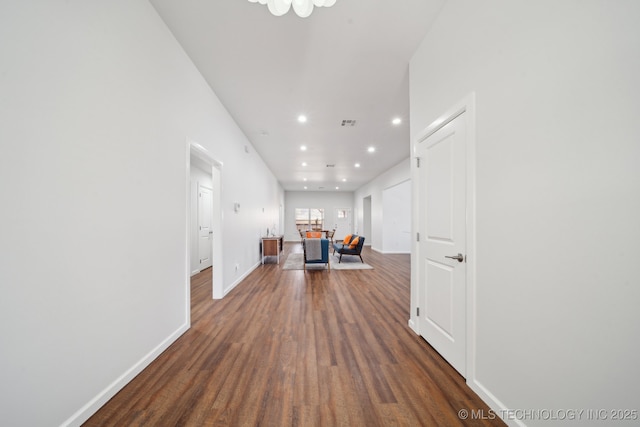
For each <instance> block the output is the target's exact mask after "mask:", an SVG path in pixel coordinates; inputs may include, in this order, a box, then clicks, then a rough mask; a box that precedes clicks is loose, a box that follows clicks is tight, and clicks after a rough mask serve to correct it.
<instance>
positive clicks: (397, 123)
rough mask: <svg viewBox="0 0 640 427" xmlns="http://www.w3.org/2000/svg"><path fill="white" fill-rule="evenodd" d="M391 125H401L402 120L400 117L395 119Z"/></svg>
mask: <svg viewBox="0 0 640 427" xmlns="http://www.w3.org/2000/svg"><path fill="white" fill-rule="evenodd" d="M391 123H393V124H394V125H396V126H397V125H399V124H400V123H402V119H401V118H400V117H396V118H395V119H393V120H392V121H391Z"/></svg>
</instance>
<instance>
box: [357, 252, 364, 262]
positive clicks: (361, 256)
mask: <svg viewBox="0 0 640 427" xmlns="http://www.w3.org/2000/svg"><path fill="white" fill-rule="evenodd" d="M358 256H359V257H360V261H362V263H363V264H364V260H363V259H362V255H360V254H358Z"/></svg>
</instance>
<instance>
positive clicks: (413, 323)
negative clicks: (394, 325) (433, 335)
mask: <svg viewBox="0 0 640 427" xmlns="http://www.w3.org/2000/svg"><path fill="white" fill-rule="evenodd" d="M408 325H409V328H410V329H411V330H412V331H413V332H415V334H416V335H418V330H417V329H416V323H415V322H414V321H413V319H409V323H408Z"/></svg>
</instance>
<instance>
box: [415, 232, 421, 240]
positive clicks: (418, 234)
mask: <svg viewBox="0 0 640 427" xmlns="http://www.w3.org/2000/svg"><path fill="white" fill-rule="evenodd" d="M419 241H420V233H416V242H419Z"/></svg>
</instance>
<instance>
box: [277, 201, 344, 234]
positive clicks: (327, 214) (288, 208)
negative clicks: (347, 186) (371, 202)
mask: <svg viewBox="0 0 640 427" xmlns="http://www.w3.org/2000/svg"><path fill="white" fill-rule="evenodd" d="M284 206H285V235H284V239H285V240H286V241H296V242H299V241H300V233H298V229H297V228H296V215H295V209H296V208H319V209H324V221H325V225H326V227H327V229H333V226H334V224H335V222H336V212H335V211H336V209H338V208H349V209H351V210H352V211H353V193H351V192H348V191H335V192H332V191H287V192H285V203H284ZM342 237H344V236H338V235H336V236H335V239H337V240H340V239H342Z"/></svg>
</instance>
